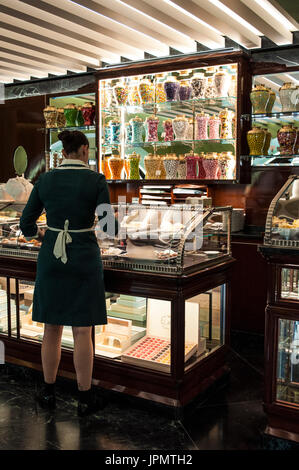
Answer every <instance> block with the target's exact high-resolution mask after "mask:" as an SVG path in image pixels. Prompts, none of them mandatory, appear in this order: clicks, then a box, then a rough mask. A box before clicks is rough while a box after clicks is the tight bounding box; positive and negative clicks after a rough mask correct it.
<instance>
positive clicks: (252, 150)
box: [247, 126, 266, 155]
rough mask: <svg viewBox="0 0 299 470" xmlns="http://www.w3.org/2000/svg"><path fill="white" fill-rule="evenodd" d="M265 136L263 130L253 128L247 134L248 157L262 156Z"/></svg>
mask: <svg viewBox="0 0 299 470" xmlns="http://www.w3.org/2000/svg"><path fill="white" fill-rule="evenodd" d="M265 138H266V134H265V131H264V129H261V128H260V127H257V126H254V127H253V128H252V129H251V130H250V131H248V132H247V143H248V147H249V155H262V154H263V149H264V144H265Z"/></svg>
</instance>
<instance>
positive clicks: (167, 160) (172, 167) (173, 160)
mask: <svg viewBox="0 0 299 470" xmlns="http://www.w3.org/2000/svg"><path fill="white" fill-rule="evenodd" d="M163 164H164V168H165V172H166V179H168V180H173V179H175V178H176V174H177V170H178V166H179V160H178V158H177V156H176V155H175V154H167V155H166V156H165V157H164V158H163Z"/></svg>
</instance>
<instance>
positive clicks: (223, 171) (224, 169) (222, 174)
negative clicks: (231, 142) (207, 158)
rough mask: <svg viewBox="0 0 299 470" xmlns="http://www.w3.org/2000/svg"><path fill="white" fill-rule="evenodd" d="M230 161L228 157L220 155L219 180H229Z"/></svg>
mask: <svg viewBox="0 0 299 470" xmlns="http://www.w3.org/2000/svg"><path fill="white" fill-rule="evenodd" d="M228 161H229V158H228V157H227V156H226V155H223V154H222V153H221V154H220V155H219V157H218V167H219V172H218V179H220V180H226V179H227V174H228Z"/></svg>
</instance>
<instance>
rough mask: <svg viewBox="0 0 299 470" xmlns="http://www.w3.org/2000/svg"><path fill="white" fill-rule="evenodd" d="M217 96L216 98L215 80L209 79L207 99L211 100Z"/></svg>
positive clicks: (206, 92) (206, 91)
mask: <svg viewBox="0 0 299 470" xmlns="http://www.w3.org/2000/svg"><path fill="white" fill-rule="evenodd" d="M215 96H216V90H215V85H214V79H213V77H208V79H207V86H206V90H205V98H206V99H211V98H215Z"/></svg>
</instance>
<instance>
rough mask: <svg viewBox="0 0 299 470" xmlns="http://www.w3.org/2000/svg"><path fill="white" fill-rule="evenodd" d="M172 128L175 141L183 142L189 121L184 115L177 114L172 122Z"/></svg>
mask: <svg viewBox="0 0 299 470" xmlns="http://www.w3.org/2000/svg"><path fill="white" fill-rule="evenodd" d="M172 127H173V130H174V133H175V140H185V139H186V133H187V130H188V127H189V121H188V119H187V118H186V117H185V115H184V114H178V115H177V116H176V117H175V118H174V119H173V120H172Z"/></svg>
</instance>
